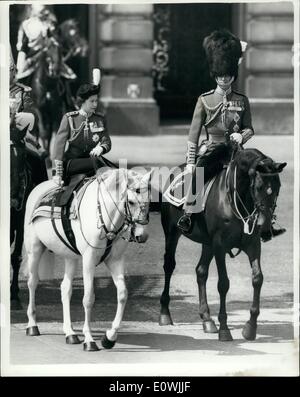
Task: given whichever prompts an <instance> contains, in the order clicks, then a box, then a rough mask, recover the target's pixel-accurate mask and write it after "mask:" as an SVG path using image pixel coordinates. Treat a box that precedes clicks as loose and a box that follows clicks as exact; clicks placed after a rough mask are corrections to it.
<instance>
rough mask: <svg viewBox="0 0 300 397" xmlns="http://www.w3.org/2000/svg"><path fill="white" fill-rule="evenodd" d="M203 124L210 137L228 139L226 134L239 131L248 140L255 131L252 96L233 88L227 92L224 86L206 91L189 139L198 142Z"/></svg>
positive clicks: (196, 109) (207, 137)
mask: <svg viewBox="0 0 300 397" xmlns="http://www.w3.org/2000/svg"><path fill="white" fill-rule="evenodd" d="M202 127H204V128H205V130H206V139H208V140H209V141H212V142H224V141H225V140H226V134H229V135H230V134H232V133H234V132H238V133H240V134H242V135H243V143H245V142H246V141H247V140H248V139H250V138H251V136H252V135H253V134H254V132H253V127H252V120H251V112H250V105H249V100H248V98H247V97H246V96H245V95H242V94H239V93H237V92H235V91H231V89H230V90H228V91H227V92H224V91H223V90H222V89H221V88H220V87H217V88H216V89H215V90H212V91H210V92H208V93H205V94H202V95H201V96H200V97H199V98H198V101H197V104H196V107H195V110H194V115H193V120H192V124H191V127H190V131H189V137H188V141H189V142H191V143H192V144H195V145H198V141H199V137H200V134H201V130H202Z"/></svg>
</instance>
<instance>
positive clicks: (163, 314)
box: [159, 225, 180, 325]
mask: <svg viewBox="0 0 300 397" xmlns="http://www.w3.org/2000/svg"><path fill="white" fill-rule="evenodd" d="M179 237H180V232H179V230H178V229H177V227H176V225H174V227H173V228H171V229H170V230H168V231H167V232H166V230H165V238H166V245H165V247H166V249H165V255H164V272H165V284H164V289H163V292H162V295H161V298H160V304H161V309H160V315H159V325H173V321H172V317H171V314H170V310H169V303H170V282H171V277H172V274H173V272H174V269H175V266H176V261H175V252H176V248H177V244H178V240H179Z"/></svg>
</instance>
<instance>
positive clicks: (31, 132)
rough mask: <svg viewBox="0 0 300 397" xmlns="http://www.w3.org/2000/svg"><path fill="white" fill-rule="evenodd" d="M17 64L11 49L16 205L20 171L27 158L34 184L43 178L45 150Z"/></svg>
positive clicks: (13, 196)
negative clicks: (17, 77)
mask: <svg viewBox="0 0 300 397" xmlns="http://www.w3.org/2000/svg"><path fill="white" fill-rule="evenodd" d="M15 75H16V67H15V63H14V60H13V56H12V52H11V51H10V77H9V79H10V80H9V83H10V87H9V106H10V155H11V160H10V161H11V167H10V168H11V181H13V183H12V184H11V204H12V207H15V208H18V207H19V205H20V201H22V199H23V198H22V194H21V192H22V189H20V184H21V181H22V178H21V176H22V173H23V171H24V162H25V161H26V162H27V163H28V165H29V167H30V169H31V175H32V180H33V183H34V185H37V184H39V183H41V182H43V181H45V180H46V179H48V177H47V170H46V165H45V161H44V155H45V152H44V151H43V149H42V148H41V146H40V145H39V143H38V117H37V113H36V108H35V106H34V102H33V101H32V99H31V96H30V91H31V88H30V87H28V86H25V85H24V84H20V83H17V82H16V81H15Z"/></svg>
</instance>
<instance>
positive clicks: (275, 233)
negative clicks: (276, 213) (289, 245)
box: [260, 225, 286, 243]
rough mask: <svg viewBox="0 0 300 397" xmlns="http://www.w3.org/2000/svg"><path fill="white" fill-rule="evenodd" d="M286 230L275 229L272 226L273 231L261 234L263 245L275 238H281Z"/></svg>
mask: <svg viewBox="0 0 300 397" xmlns="http://www.w3.org/2000/svg"><path fill="white" fill-rule="evenodd" d="M285 232H286V229H285V228H279V229H275V228H274V227H273V225H272V226H271V229H270V230H269V231H267V232H263V233H261V235H260V236H261V240H262V242H263V243H266V242H267V241H270V240H271V239H272V238H273V237H277V236H280V235H281V234H283V233H285Z"/></svg>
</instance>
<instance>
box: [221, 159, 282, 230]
mask: <svg viewBox="0 0 300 397" xmlns="http://www.w3.org/2000/svg"><path fill="white" fill-rule="evenodd" d="M233 164H234V162H233V158H232V159H231V161H230V164H229V166H228V169H227V175H226V186H227V195H228V198H229V202H230V204H231V209H232V211H233V213H234V215H235V216H236V218H238V219H239V220H241V221H242V222H243V225H244V233H245V234H248V235H251V234H252V233H253V231H254V229H255V226H256V224H257V220H258V216H259V214H260V213H261V212H262V211H264V210H265V204H263V203H262V201H261V200H258V199H257V198H256V196H255V191H254V190H255V180H256V173H254V174H253V176H252V177H250V178H251V183H250V194H251V198H252V201H253V207H254V208H253V211H252V212H251V213H250V212H249V211H248V209H247V208H246V206H245V204H244V202H243V200H242V198H241V196H240V194H239V192H238V190H237V185H236V173H237V165H235V167H234V170H233V197H232V196H231V192H230V187H229V183H228V179H229V173H230V170H231V168H232V165H233ZM258 164H261V165H264V160H262V159H257V160H256V161H255V163H254V165H253V166H252V167H251V168H252V169H254V170H255V169H256V166H257V165H258ZM258 172H259V171H258ZM259 175H262V176H274V175H278V172H273V173H263V172H259ZM277 197H278V194H277V195H276V197H275V199H274V203H273V205H272V207H271V208H270V212H271V215H272V214H273V213H274V210H275V208H276V201H277ZM237 200H238V201H239V203H240V204H241V206H242V208H243V209H244V211H245V212H246V214H247V215H246V217H244V216H243V215H242V214H241V212H240V210H239V208H238V205H237ZM249 222H252V227H251V229H250V227H249Z"/></svg>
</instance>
